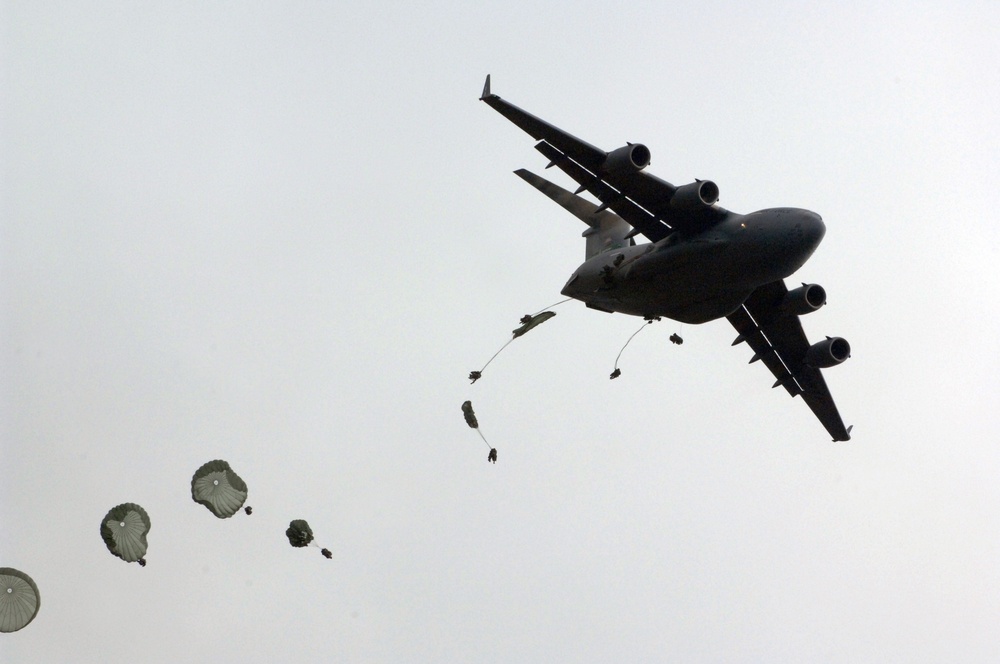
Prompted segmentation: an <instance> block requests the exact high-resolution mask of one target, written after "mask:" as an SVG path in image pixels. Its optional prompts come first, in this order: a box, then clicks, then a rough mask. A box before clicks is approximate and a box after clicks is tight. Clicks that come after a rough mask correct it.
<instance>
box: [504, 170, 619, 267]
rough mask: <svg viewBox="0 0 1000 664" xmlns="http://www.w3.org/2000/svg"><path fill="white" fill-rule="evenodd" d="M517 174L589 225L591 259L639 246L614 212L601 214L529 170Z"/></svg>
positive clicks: (586, 235)
mask: <svg viewBox="0 0 1000 664" xmlns="http://www.w3.org/2000/svg"><path fill="white" fill-rule="evenodd" d="M514 174H515V175H517V176H518V177H520V178H521V179H522V180H524V181H525V182H527V183H528V184H530V185H531V186H533V187H534V188H535V189H537V190H538V191H540V192H542V193H543V194H545V195H546V196H548V197H549V198H551V199H552V200H554V201H555V202H556V203H558V204H559V205H561V206H563V207H564V208H566V209H567V210H568V211H570V212H571V213H573V215H574V216H575V217H576V218H577V219H579V220H580V221H582V222H583V223H585V224H587V226H588V227H589V228H587V230H585V231H584V232H583V237H585V238H587V258H590V257H592V256H596V255H597V254H601V253H604V252H605V251H611V250H613V249H620V248H622V247H628V246H631V245H633V244H635V241H634V240H632V238H631V237H630V235H631V233H632V227H631V226H630V225H629V224H628V222H626V221H625V220H624V219H622V218H621V217H619V216H618V215H617V214H615V213H614V212H611V211H610V210H598V207H597V206H596V205H595V204H593V203H591V202H590V201H588V200H587V199H585V198H581V197H580V196H578V195H576V194H574V193H572V192H570V191H567V190H565V189H563V188H562V187H560V186H559V185H556V184H553V183H551V182H549V181H548V180H546V179H545V178H543V177H539V176H537V175H535V174H534V173H532V172H531V171H528V170H526V169H523V168H522V169H520V170H517V171H514Z"/></svg>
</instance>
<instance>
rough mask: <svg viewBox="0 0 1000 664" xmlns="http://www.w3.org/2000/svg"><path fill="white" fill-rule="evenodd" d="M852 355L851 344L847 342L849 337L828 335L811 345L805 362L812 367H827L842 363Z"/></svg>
mask: <svg viewBox="0 0 1000 664" xmlns="http://www.w3.org/2000/svg"><path fill="white" fill-rule="evenodd" d="M850 356H851V344H849V343H847V339H841V338H840V337H827V338H826V339H825V340H824V341H820V342H818V343H814V344H813V345H812V346H810V347H809V350H807V351H806V356H805V358H804V359H803V362H804V363H805V364H806V365H808V366H810V367H815V368H817V369H826V368H827V367H832V366H835V365H838V364H840V363H841V362H843V361H844V360H846V359H847V358H849V357H850Z"/></svg>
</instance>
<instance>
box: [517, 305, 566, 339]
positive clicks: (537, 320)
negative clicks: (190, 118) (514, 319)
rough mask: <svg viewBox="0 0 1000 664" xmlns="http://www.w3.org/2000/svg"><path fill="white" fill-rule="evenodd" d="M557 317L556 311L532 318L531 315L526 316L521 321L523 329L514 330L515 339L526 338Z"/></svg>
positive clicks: (544, 312)
mask: <svg viewBox="0 0 1000 664" xmlns="http://www.w3.org/2000/svg"><path fill="white" fill-rule="evenodd" d="M555 315H556V312H554V311H543V312H542V313H540V314H538V315H536V316H532V315H530V314H529V315H527V316H525V317H524V318H522V319H521V327H519V328H517V329H516V330H514V333H513V334H514V338H515V339H517V338H518V337H522V336H524V335H525V334H527V333H528V332H530V331H531V330H533V329H535V328H536V327H538V326H539V325H541V324H542V323H544V322H545V321H547V320H548V319H550V318H552V317H553V316H555Z"/></svg>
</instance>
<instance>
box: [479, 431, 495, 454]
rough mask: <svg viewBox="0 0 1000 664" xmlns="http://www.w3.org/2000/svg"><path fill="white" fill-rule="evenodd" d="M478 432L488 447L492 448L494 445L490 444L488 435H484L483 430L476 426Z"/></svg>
mask: <svg viewBox="0 0 1000 664" xmlns="http://www.w3.org/2000/svg"><path fill="white" fill-rule="evenodd" d="M476 433H478V434H479V437H480V438H482V439H483V442H484V443H486V447H488V448H490V449H491V450H492V449H493V446H492V445H490V441H488V440H486V436H484V435H483V432H482V431H480V430H479V427H476Z"/></svg>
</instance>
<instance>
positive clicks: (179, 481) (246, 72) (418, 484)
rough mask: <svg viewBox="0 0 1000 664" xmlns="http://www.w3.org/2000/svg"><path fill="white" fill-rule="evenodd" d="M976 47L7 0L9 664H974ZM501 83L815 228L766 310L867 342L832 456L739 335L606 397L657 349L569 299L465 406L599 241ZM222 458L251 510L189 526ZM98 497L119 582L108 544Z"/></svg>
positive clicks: (751, 24)
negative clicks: (127, 526) (142, 528)
mask: <svg viewBox="0 0 1000 664" xmlns="http://www.w3.org/2000/svg"><path fill="white" fill-rule="evenodd" d="M998 19H1000V9H998V8H997V7H996V5H995V4H994V3H988V2H982V3H976V2H965V3H876V6H874V7H867V8H865V9H864V10H860V9H851V8H849V7H846V6H843V5H842V4H841V3H837V4H834V3H814V5H813V6H812V7H811V8H806V7H804V6H802V5H801V4H799V3H770V4H769V5H768V6H766V7H753V8H750V7H744V8H740V7H737V6H735V3H734V4H730V3H723V2H698V3H683V4H681V5H678V6H673V7H670V6H665V5H664V6H662V7H659V8H655V9H653V8H648V9H644V8H641V7H633V8H630V9H620V8H614V7H613V5H611V4H608V3H597V2H592V3H591V2H586V3H575V4H574V5H573V7H569V6H560V5H548V4H544V3H543V4H541V5H539V4H538V3H532V4H529V3H509V2H508V3H492V4H489V5H471V4H469V5H467V4H462V3H430V4H413V5H404V6H396V5H394V4H386V3H381V4H376V5H370V4H364V5H362V4H361V3H356V4H354V5H348V6H334V5H332V4H327V3H297V4H295V5H293V6H283V5H279V4H278V3H274V4H264V3H259V4H257V5H255V6H252V7H247V6H246V5H244V4H242V3H214V4H212V5H211V7H205V3H193V2H173V3H154V4H153V5H152V6H150V5H149V4H148V3H147V4H144V5H142V6H140V5H128V4H126V5H121V4H119V3H89V4H88V5H86V6H85V5H84V4H81V3H44V6H43V4H42V3H27V2H5V3H2V4H0V25H2V31H3V32H2V37H0V39H2V48H3V52H2V54H0V63H2V64H0V77H2V78H0V86H2V88H3V89H4V91H5V92H4V94H3V95H2V96H0V113H2V115H0V122H2V128H0V140H2V144H0V163H2V168H3V174H2V179H0V183H2V184H0V206H2V207H0V289H2V291H0V295H2V319H0V321H2V328H0V334H2V339H0V358H2V366H0V376H2V380H0V388H2V401H0V409H2V410H0V418H2V419H0V425H2V429H0V436H2V438H0V469H2V477H3V480H2V482H0V499H2V508H0V509H2V511H0V566H10V567H15V568H18V569H21V570H23V571H24V572H26V573H28V574H30V575H31V576H32V577H33V578H34V579H35V581H36V582H37V583H38V585H39V587H40V589H41V593H42V607H41V610H40V612H39V614H38V616H37V618H36V619H35V621H34V622H33V623H32V624H31V625H29V626H28V627H27V628H25V629H24V630H22V631H20V632H17V633H14V634H5V635H2V638H0V659H3V661H10V662H32V661H38V662H59V661H73V662H103V661H110V660H111V659H112V658H113V657H114V658H122V659H125V658H132V659H134V660H137V661H147V662H176V661H191V662H207V661H234V660H236V659H237V658H239V659H241V660H242V661H248V662H269V661H279V660H281V661H292V660H293V659H294V660H297V661H305V662H310V661H356V662H399V661H416V662H431V661H433V662H441V661H468V662H493V661H495V662H513V661H521V662H538V661H580V662H584V661H595V662H596V661H711V662H735V661H828V662H865V661H868V662H876V661H877V662H886V661H906V662H912V661H942V660H946V659H947V660H950V661H983V662H986V661H996V660H997V659H998V658H1000V640H998V638H997V636H996V625H997V618H998V616H1000V566H998V564H997V561H998V560H1000V489H998V488H997V487H998V484H997V481H996V478H997V477H998V476H1000V450H998V447H997V431H998V428H1000V427H998V425H1000V415H998V408H997V404H998V403H1000V389H998V387H997V380H996V376H997V375H998V371H1000V360H998V359H997V357H998V356H997V353H996V352H995V349H994V348H995V345H996V340H997V338H998V337H1000V314H998V313H997V307H996V304H997V302H998V301H1000V281H998V279H997V278H996V265H997V263H998V258H1000V255H998V247H1000V230H998V228H997V224H996V220H995V215H996V209H997V203H998V201H997V193H996V192H997V191H1000V166H998V163H1000V162H998V159H997V155H998V153H1000V149H998V148H1000V145H998V143H1000V139H998V132H997V127H1000V111H998V108H1000V94H998V86H997V81H998V80H1000V76H998V74H1000V72H998V68H1000V47H998V46H997V43H996V34H995V33H996V26H997V25H998ZM487 73H492V75H493V90H494V92H496V93H498V94H500V95H501V96H503V97H505V98H507V99H509V100H511V101H512V102H514V103H515V104H518V105H519V106H522V107H523V108H525V109H527V110H529V111H531V112H533V113H535V114H537V115H539V116H541V117H543V118H545V119H546V120H549V121H551V122H553V123H554V124H556V125H558V126H560V127H562V128H564V129H566V130H567V131H570V132H571V133H574V134H575V135H577V136H580V137H581V138H584V139H586V140H587V141H589V142H591V143H593V144H595V145H598V146H601V147H603V148H605V149H612V148H615V147H618V146H619V145H622V144H624V142H625V141H641V142H643V143H645V144H646V145H647V146H648V147H649V148H650V150H651V151H652V157H653V161H652V165H651V167H650V170H651V171H652V172H653V173H655V174H656V175H658V176H660V177H662V178H664V179H666V180H669V181H671V182H675V183H681V184H682V183H685V182H688V181H691V180H692V179H693V178H695V177H699V178H711V179H713V180H714V181H715V182H716V183H718V184H719V186H720V188H721V191H722V198H721V204H722V205H723V206H725V207H726V208H729V209H732V210H736V211H740V212H750V211H753V210H756V209H760V208H765V207H772V206H778V205H792V206H799V207H805V208H809V209H812V210H815V211H817V212H819V213H820V214H822V215H823V217H824V220H825V221H826V224H827V235H826V239H825V240H824V242H823V244H822V245H821V246H820V248H819V250H818V251H817V253H816V255H815V256H814V257H813V258H812V259H811V260H810V261H809V262H808V263H807V264H806V265H805V267H804V268H803V269H802V270H801V271H800V273H799V274H797V275H795V276H794V277H793V279H792V280H790V281H792V282H794V281H795V280H803V281H811V282H818V283H820V284H822V285H823V286H824V287H825V288H826V290H827V292H828V295H829V304H828V306H827V307H826V308H824V309H823V310H822V311H820V312H818V313H816V314H814V315H812V316H809V317H807V318H805V319H803V325H804V327H805V328H806V331H807V333H808V334H809V335H811V336H812V337H814V338H815V337H819V336H821V335H824V334H830V335H840V336H844V337H845V338H847V339H848V340H849V341H850V342H851V344H852V346H853V348H854V357H853V358H852V360H851V361H850V362H848V363H846V364H845V365H843V366H841V367H837V368H834V369H831V370H828V371H826V372H825V373H826V376H827V381H828V383H829V385H830V388H831V390H832V392H833V395H834V397H835V399H836V401H837V404H838V406H839V407H840V410H841V413H842V414H843V416H844V419H845V421H846V422H847V423H849V424H854V425H855V429H854V440H853V441H852V442H850V443H846V444H833V443H830V442H829V440H828V438H827V436H826V434H825V432H824V431H823V429H822V427H821V426H820V425H819V424H818V423H817V422H816V421H815V419H814V418H813V416H812V414H811V413H810V412H809V411H808V409H807V408H806V407H805V406H804V405H803V404H802V403H799V402H798V401H797V400H791V399H789V398H788V397H787V395H786V394H785V393H784V392H783V391H780V390H770V389H769V387H770V385H771V382H772V380H771V379H770V376H769V374H768V372H767V371H766V370H765V369H764V368H763V367H761V366H760V365H758V364H755V365H752V366H748V365H747V360H748V359H749V355H748V352H747V349H746V348H743V347H737V348H731V347H730V342H731V341H732V338H733V336H734V332H733V330H732V329H731V328H730V326H729V325H728V324H727V323H725V322H714V323H709V324H707V325H703V326H699V327H691V326H683V327H681V326H678V325H677V324H675V323H672V322H669V321H663V322H661V323H658V324H656V325H654V326H652V327H650V328H649V329H648V330H646V331H644V332H643V334H642V335H639V336H638V337H637V338H636V339H635V341H633V342H632V344H631V345H630V346H629V347H628V349H627V350H626V351H625V353H624V354H623V356H622V359H621V362H620V366H621V368H622V377H621V378H619V379H618V380H615V381H609V380H608V374H609V373H610V371H611V369H612V368H613V363H614V358H615V355H616V354H617V352H618V350H619V349H620V347H621V344H623V343H624V342H625V340H626V339H627V338H628V336H629V335H630V334H632V332H633V331H634V330H635V329H636V328H637V327H638V326H639V323H640V321H638V320H637V319H634V318H628V317H624V316H620V315H614V316H609V315H605V314H600V313H597V312H593V311H589V310H586V309H585V308H584V307H583V306H582V305H580V304H578V303H568V304H565V305H562V306H560V307H559V308H558V309H557V310H556V311H558V316H557V317H556V318H555V319H553V320H552V321H550V322H547V323H546V324H545V325H543V326H541V327H539V328H538V329H537V330H536V331H533V332H532V333H531V334H530V335H528V336H526V337H525V338H523V339H520V340H518V341H517V342H515V343H514V344H512V345H511V346H510V347H509V348H508V349H507V350H506V351H505V352H504V354H503V355H501V356H500V358H499V359H498V360H497V361H496V362H495V363H494V364H492V365H491V366H490V369H489V370H488V371H487V373H486V374H485V376H484V377H483V379H482V380H481V381H479V382H478V383H476V384H475V385H471V386H470V385H469V384H468V381H467V380H466V375H467V374H468V372H469V371H470V370H471V369H476V368H479V367H480V366H481V365H482V363H483V362H485V361H486V360H487V359H488V358H489V356H490V355H491V354H492V353H493V351H494V350H496V348H497V347H499V346H500V345H501V344H502V343H503V342H504V341H505V340H506V339H508V338H509V335H510V330H512V329H513V328H514V327H515V326H516V325H517V320H518V319H519V318H520V317H521V316H522V315H523V314H525V313H529V312H533V311H537V310H538V309H540V308H542V307H543V306H545V305H548V304H550V303H552V302H555V301H557V300H558V299H560V297H559V290H560V288H561V287H562V285H563V283H564V281H565V279H566V278H567V277H568V276H569V274H570V273H571V272H572V270H573V269H574V268H575V267H576V265H577V264H578V262H579V261H580V260H582V257H583V248H584V242H583V240H582V239H580V232H581V231H582V230H583V228H582V226H581V225H580V223H579V222H578V221H577V220H576V219H574V218H573V217H572V216H570V215H568V214H567V213H566V212H565V211H563V210H562V209H560V208H559V207H558V206H556V205H554V204H553V203H552V202H551V201H549V200H548V199H546V198H545V197H544V196H541V195H539V194H538V192H537V191H535V190H534V189H532V188H531V187H528V186H526V185H525V184H524V183H523V182H522V181H521V180H519V179H518V178H516V177H515V176H513V175H512V174H511V171H513V170H514V169H516V168H520V167H526V168H529V169H531V170H533V171H536V172H538V171H540V170H541V169H542V168H543V167H544V160H543V158H542V157H541V156H540V155H538V154H537V153H536V152H535V151H534V150H533V149H532V144H533V142H532V140H531V139H530V137H528V136H527V135H526V134H524V133H523V132H521V131H520V130H519V129H517V128H516V127H514V126H513V125H511V124H510V123H509V122H507V121H506V120H505V119H504V118H502V117H501V116H499V115H498V114H497V113H495V112H494V111H492V110H491V109H489V108H488V107H486V106H485V105H484V104H481V103H480V102H478V101H477V98H478V95H479V92H480V90H481V87H482V83H483V79H484V78H485V75H486V74H487ZM548 174H549V175H551V177H552V178H553V179H554V180H555V181H557V182H559V183H560V184H563V185H567V181H566V180H565V179H564V178H562V177H561V175H560V174H557V173H553V172H551V171H549V172H548ZM678 330H679V331H680V332H681V334H682V335H683V336H684V338H685V344H684V345H683V346H680V347H678V346H674V345H673V344H670V343H669V341H668V340H667V338H668V336H669V335H670V333H671V332H674V331H678ZM466 399H471V400H472V402H473V404H474V406H475V408H476V413H477V415H478V417H479V421H480V425H481V427H482V430H483V432H484V434H485V435H486V436H487V438H488V439H489V440H490V442H491V443H492V444H494V445H495V446H496V447H497V448H498V450H499V462H498V463H497V464H496V465H495V466H494V465H493V464H488V463H487V462H486V448H485V446H484V445H483V444H482V442H481V441H480V440H479V438H478V436H476V435H475V433H474V432H473V431H471V430H469V429H468V427H467V426H466V425H465V422H464V420H463V419H462V414H461V411H460V405H461V403H462V402H463V401H464V400H466ZM214 458H223V459H227V460H228V461H229V462H230V463H231V464H232V465H233V468H234V469H235V470H236V472H238V473H239V474H240V476H241V477H242V478H243V479H244V480H245V481H246V482H247V484H248V485H249V487H250V496H249V499H248V501H247V502H248V504H250V505H252V506H253V507H254V514H253V515H252V516H249V517H247V516H243V515H237V516H235V517H233V518H232V519H229V520H225V521H220V520H217V519H215V518H214V517H212V516H211V514H209V513H208V512H207V511H206V510H205V509H204V508H203V507H201V506H200V505H197V504H195V503H194V502H193V501H192V500H191V498H190V485H189V481H190V477H191V474H192V473H193V472H194V471H195V470H196V469H197V468H198V467H199V466H200V465H201V464H202V463H204V462H205V461H208V460H211V459H214ZM122 502H135V503H138V504H140V505H142V506H143V507H144V508H145V509H146V510H147V511H148V513H149V515H150V518H151V521H152V530H151V532H150V533H149V552H148V554H147V556H146V557H147V560H148V561H149V564H148V566H147V567H146V568H144V569H142V568H139V567H138V566H136V565H126V564H125V563H123V562H121V561H120V560H117V559H116V558H114V557H112V556H111V555H110V554H109V553H108V552H107V550H106V548H105V547H104V544H103V542H102V541H101V538H100V534H99V532H98V528H99V525H100V518H101V517H102V516H103V515H104V514H105V513H106V512H107V510H108V509H109V508H110V507H113V506H114V505H117V504H119V503H122ZM294 518H304V519H307V520H308V521H309V523H310V525H311V526H312V528H313V530H314V532H315V534H316V539H317V543H318V544H319V545H320V546H326V547H328V548H330V549H331V550H332V551H333V560H330V561H328V560H325V559H324V558H323V557H322V556H321V555H320V554H319V552H318V550H315V549H307V550H299V549H292V548H291V547H289V545H288V542H287V540H286V539H285V537H284V534H283V533H284V529H285V528H286V527H287V524H288V522H289V521H290V520H291V519H294Z"/></svg>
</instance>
